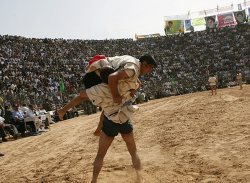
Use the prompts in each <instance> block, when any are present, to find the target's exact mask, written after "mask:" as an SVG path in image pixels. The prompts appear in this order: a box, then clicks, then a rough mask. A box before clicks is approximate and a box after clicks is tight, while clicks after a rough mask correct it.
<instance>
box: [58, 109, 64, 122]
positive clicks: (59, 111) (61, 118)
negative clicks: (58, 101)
mask: <svg viewBox="0 0 250 183" xmlns="http://www.w3.org/2000/svg"><path fill="white" fill-rule="evenodd" d="M57 114H58V117H59V119H60V120H61V121H63V116H64V114H65V113H64V112H63V111H62V109H59V110H57Z"/></svg>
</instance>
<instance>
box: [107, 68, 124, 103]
mask: <svg viewBox="0 0 250 183" xmlns="http://www.w3.org/2000/svg"><path fill="white" fill-rule="evenodd" d="M128 78H129V76H128V75H127V73H126V71H124V70H122V71H116V72H114V73H112V74H110V75H109V77H108V85H109V88H110V93H111V95H112V97H113V100H114V102H115V103H118V104H120V103H122V96H120V94H119V91H118V81H119V80H124V79H128Z"/></svg>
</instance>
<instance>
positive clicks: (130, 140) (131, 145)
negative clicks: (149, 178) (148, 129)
mask: <svg viewBox="0 0 250 183" xmlns="http://www.w3.org/2000/svg"><path fill="white" fill-rule="evenodd" d="M121 135H122V138H123V140H124V141H125V142H126V145H127V148H128V151H129V154H130V155H131V158H132V163H133V166H134V168H135V169H136V170H140V169H141V160H140V158H139V156H138V154H137V148H136V144H135V140H134V133H133V132H131V133H129V134H121Z"/></svg>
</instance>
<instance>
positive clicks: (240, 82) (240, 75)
mask: <svg viewBox="0 0 250 183" xmlns="http://www.w3.org/2000/svg"><path fill="white" fill-rule="evenodd" d="M236 79H237V84H238V85H239V86H240V90H242V88H243V87H242V74H241V72H239V73H238V74H237V75H236Z"/></svg>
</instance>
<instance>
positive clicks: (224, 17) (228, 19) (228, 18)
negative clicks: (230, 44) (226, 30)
mask: <svg viewBox="0 0 250 183" xmlns="http://www.w3.org/2000/svg"><path fill="white" fill-rule="evenodd" d="M217 17H218V27H225V26H230V25H235V24H236V22H235V21H234V17H233V13H232V12H231V13H224V14H220V15H217Z"/></svg>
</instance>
